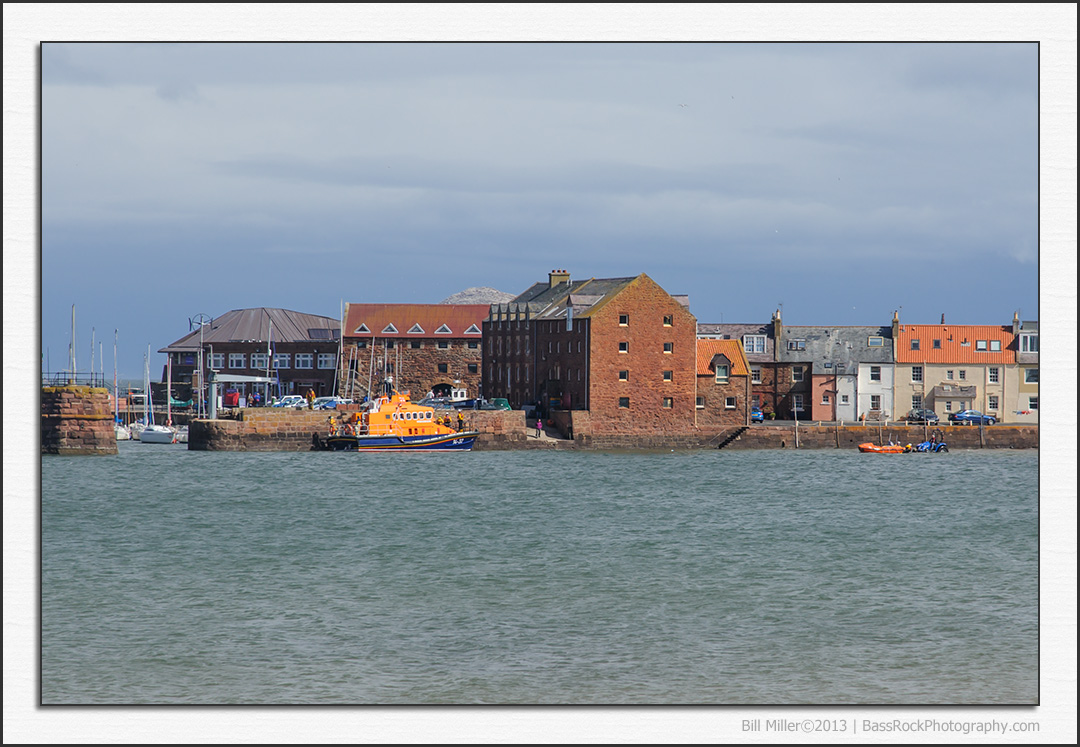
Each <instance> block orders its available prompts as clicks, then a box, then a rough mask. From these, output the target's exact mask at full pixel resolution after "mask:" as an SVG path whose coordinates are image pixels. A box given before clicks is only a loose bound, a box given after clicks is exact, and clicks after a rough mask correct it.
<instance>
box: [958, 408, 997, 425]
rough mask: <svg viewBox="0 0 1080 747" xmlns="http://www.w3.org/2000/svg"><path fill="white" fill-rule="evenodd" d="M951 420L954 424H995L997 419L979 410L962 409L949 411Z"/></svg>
mask: <svg viewBox="0 0 1080 747" xmlns="http://www.w3.org/2000/svg"><path fill="white" fill-rule="evenodd" d="M949 420H950V421H952V423H953V424H954V425H979V424H982V425H993V424H994V423H996V422H997V419H996V418H994V417H992V416H990V415H983V414H982V413H981V412H979V411H978V410H961V411H960V412H951V413H949Z"/></svg>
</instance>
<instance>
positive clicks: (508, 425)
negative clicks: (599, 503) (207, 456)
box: [188, 405, 526, 451]
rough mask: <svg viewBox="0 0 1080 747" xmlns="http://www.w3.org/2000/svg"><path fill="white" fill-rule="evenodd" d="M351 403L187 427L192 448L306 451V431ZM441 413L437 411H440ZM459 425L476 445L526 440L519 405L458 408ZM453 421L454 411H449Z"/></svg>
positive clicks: (322, 431)
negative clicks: (476, 435) (471, 434)
mask: <svg viewBox="0 0 1080 747" xmlns="http://www.w3.org/2000/svg"><path fill="white" fill-rule="evenodd" d="M359 407H360V406H359V405H351V406H345V407H342V408H340V409H339V410H337V411H334V410H294V409H287V408H279V407H251V408H246V409H238V410H235V411H234V413H233V415H234V418H230V419H218V420H193V421H192V422H191V425H190V427H189V430H188V449H190V450H192V451H309V450H310V449H311V444H312V435H313V434H316V433H317V434H319V435H320V436H323V437H325V436H326V435H327V433H328V431H329V423H328V420H327V419H328V418H329V417H330V416H331V415H333V416H334V419H335V420H337V421H338V422H340V421H341V419H342V417H347V414H346V413H348V412H350V411H355V410H358V409H359ZM439 414H441V411H440V413H439ZM461 414H462V417H463V419H464V421H465V422H464V424H465V430H470V431H472V430H475V431H479V432H480V437H479V438H478V439H477V441H476V445H475V446H474V447H473V448H475V449H476V450H485V449H486V450H491V449H496V450H497V449H509V448H515V446H516V445H520V444H523V443H524V442H525V441H526V433H525V413H524V412H522V411H521V410H462V411H461ZM451 417H452V419H453V422H454V424H455V425H456V424H457V414H456V413H451Z"/></svg>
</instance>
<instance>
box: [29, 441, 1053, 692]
mask: <svg viewBox="0 0 1080 747" xmlns="http://www.w3.org/2000/svg"><path fill="white" fill-rule="evenodd" d="M1037 472H1038V454H1037V452H1035V451H1020V452H1014V451H953V452H951V453H949V454H940V455H929V454H904V455H874V454H859V453H857V452H856V451H855V450H849V451H793V450H785V451H755V452H724V451H708V452H679V453H668V454H626V453H588V452H585V453H581V452H576V453H575V452H565V453H563V452H551V453H546V452H535V451H532V452H476V453H471V454H339V453H299V454H289V453H270V454H267V453H215V452H189V451H187V450H186V449H185V448H184V447H183V446H168V445H149V444H140V443H138V442H132V443H121V444H120V454H119V455H117V456H115V457H94V458H86V457H84V458H64V457H45V458H43V459H42V496H41V498H42V506H41V521H42V588H41V611H42V624H41V644H42V657H41V664H42V673H41V688H42V702H43V703H45V704H59V703H77V704H136V703H145V704H157V703H188V704H204V703H205V704H210V703H214V704H218V703H221V704H253V703H266V704H286V703H320V704H322V703H327V704H328V703H347V704H430V703H448V704H451V703H452V704H461V703H522V704H552V703H573V704H585V703H595V704H623V703H626V704H706V703H714V704H748V703H761V704H785V703H793V704H820V703H838V704H849V703H874V704H881V703H905V704H915V703H949V704H961V703H962V704H969V703H999V704H1002V703H1033V702H1036V701H1037V699H1038V616H1037V614H1038V613H1037V610H1038V587H1037V581H1038V575H1037V574H1038V557H1037V556H1038V490H1037V485H1038V480H1037V477H1038V475H1037Z"/></svg>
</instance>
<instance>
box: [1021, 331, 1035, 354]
mask: <svg viewBox="0 0 1080 747" xmlns="http://www.w3.org/2000/svg"><path fill="white" fill-rule="evenodd" d="M1020 352H1021V353H1037V352H1039V336H1038V335H1037V334H1036V335H1033V334H1026V335H1020Z"/></svg>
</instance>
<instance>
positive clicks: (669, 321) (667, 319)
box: [664, 314, 675, 327]
mask: <svg viewBox="0 0 1080 747" xmlns="http://www.w3.org/2000/svg"><path fill="white" fill-rule="evenodd" d="M674 321H675V317H674V316H672V315H671V314H665V315H664V326H665V327H670V326H671V325H672V323H673V322H674Z"/></svg>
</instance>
